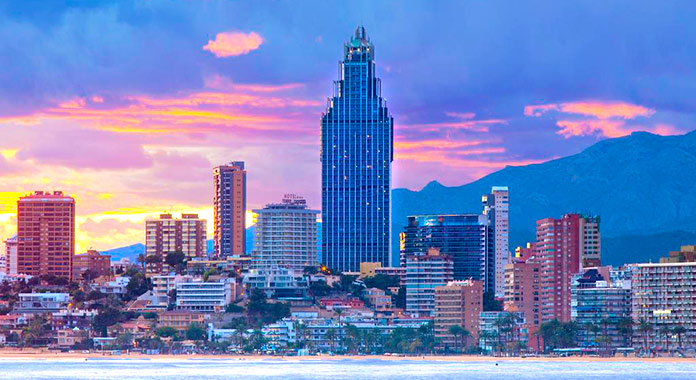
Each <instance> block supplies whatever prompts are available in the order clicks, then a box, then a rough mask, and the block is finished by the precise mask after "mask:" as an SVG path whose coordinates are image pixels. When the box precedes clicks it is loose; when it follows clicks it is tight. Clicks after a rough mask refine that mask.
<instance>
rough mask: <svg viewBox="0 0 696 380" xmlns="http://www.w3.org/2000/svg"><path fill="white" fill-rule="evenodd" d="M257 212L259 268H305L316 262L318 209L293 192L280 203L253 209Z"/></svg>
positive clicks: (256, 261)
mask: <svg viewBox="0 0 696 380" xmlns="http://www.w3.org/2000/svg"><path fill="white" fill-rule="evenodd" d="M254 213H255V214H256V215H257V220H256V235H255V239H254V251H253V252H252V257H253V265H254V266H255V267H257V268H263V267H266V268H270V267H273V266H280V267H284V268H288V269H292V270H295V271H299V272H302V270H303V269H304V268H305V267H307V266H315V265H316V264H317V262H318V260H319V257H318V255H317V216H318V215H319V211H318V210H311V209H309V208H307V201H306V200H304V198H302V197H299V196H296V195H294V194H289V195H285V197H284V198H283V200H282V202H281V203H271V204H268V205H266V207H264V208H263V209H260V210H254Z"/></svg>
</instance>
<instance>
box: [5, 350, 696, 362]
mask: <svg viewBox="0 0 696 380" xmlns="http://www.w3.org/2000/svg"><path fill="white" fill-rule="evenodd" d="M89 359H132V360H158V361H159V360H161V361H171V360H176V361H178V360H201V359H210V360H234V361H239V360H250V361H263V360H273V361H277V360H286V361H312V360H315V361H316V360H322V361H323V360H375V359H377V360H389V361H398V360H408V361H443V362H472V361H473V362H484V361H496V362H499V361H548V362H638V361H639V362H656V363H660V362H661V363H669V362H694V363H696V359H692V358H677V357H658V358H639V357H633V356H628V357H624V356H616V357H610V358H601V357H595V356H571V357H547V356H535V357H525V358H522V357H492V356H478V355H449V356H443V355H425V356H422V355H420V356H391V355H333V356H330V355H316V356H270V355H200V354H191V355H146V354H141V353H125V352H123V353H121V354H120V355H112V354H110V353H108V352H105V353H101V352H90V353H83V352H54V351H48V350H40V349H24V350H19V349H0V361H1V360H89Z"/></svg>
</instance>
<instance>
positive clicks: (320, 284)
mask: <svg viewBox="0 0 696 380" xmlns="http://www.w3.org/2000/svg"><path fill="white" fill-rule="evenodd" d="M331 291H332V288H331V287H330V286H329V285H327V284H326V282H324V281H314V282H312V283H310V284H309V292H310V293H311V294H312V295H313V296H314V297H325V296H327V295H329V294H330V293H331Z"/></svg>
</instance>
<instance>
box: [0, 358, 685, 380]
mask: <svg viewBox="0 0 696 380" xmlns="http://www.w3.org/2000/svg"><path fill="white" fill-rule="evenodd" d="M0 379H3V380H4V379H12V380H29V379H51V380H78V379H84V380H97V379H100V380H101V379H104V380H107V379H108V380H141V379H142V380H154V379H163V380H164V379H166V380H207V379H210V380H213V379H214V380H217V379H286V380H294V379H308V380H310V379H311V380H315V379H317V380H318V379H322V380H323V379H327V380H328V379H330V380H344V379H345V380H348V379H350V380H361V379H384V380H387V379H399V380H444V379H481V380H488V379H506V380H517V379H534V380H544V379H549V380H564V379H567V380H572V379H582V380H592V379H602V380H611V379H621V380H634V379H636V380H637V379H650V380H657V379H662V380H668V379H692V380H693V379H696V361H694V362H685V361H679V362H640V361H635V362H632V361H621V362H603V361H602V362H599V361H595V362H593V361H587V362H575V361H540V360H529V361H527V360H524V361H506V360H501V361H497V362H496V361H483V362H481V361H472V362H444V361H428V360H427V359H426V360H422V361H421V360H379V359H364V360H350V359H338V360H303V361H284V360H270V359H264V360H237V359H234V360H231V359H219V360H218V359H200V360H197V359H186V360H175V359H172V360H145V359H89V360H86V361H85V360H84V359H80V360H77V359H47V360H33V359H31V360H18V359H1V360H0Z"/></svg>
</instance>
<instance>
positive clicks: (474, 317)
mask: <svg viewBox="0 0 696 380" xmlns="http://www.w3.org/2000/svg"><path fill="white" fill-rule="evenodd" d="M482 311H483V282H482V281H475V280H466V281H451V282H449V283H447V285H445V286H438V287H436V288H435V315H434V324H435V338H437V340H438V341H439V344H440V345H441V346H442V348H445V349H452V348H456V347H458V346H460V345H459V343H458V342H457V341H456V340H458V339H461V338H460V337H457V336H454V335H452V333H450V328H452V326H461V327H463V328H464V329H465V330H467V331H468V332H469V333H470V334H471V336H472V339H471V340H472V341H476V340H477V339H478V327H479V316H480V314H481V312H482ZM459 348H461V349H465V348H466V347H459Z"/></svg>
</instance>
